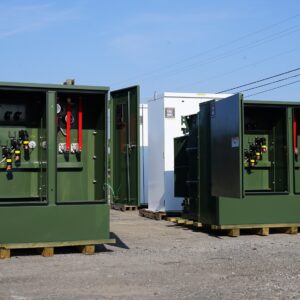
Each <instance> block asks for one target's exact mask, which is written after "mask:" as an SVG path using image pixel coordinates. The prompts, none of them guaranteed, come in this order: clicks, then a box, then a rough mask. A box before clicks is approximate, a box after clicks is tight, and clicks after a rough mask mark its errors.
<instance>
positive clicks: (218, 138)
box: [174, 94, 300, 229]
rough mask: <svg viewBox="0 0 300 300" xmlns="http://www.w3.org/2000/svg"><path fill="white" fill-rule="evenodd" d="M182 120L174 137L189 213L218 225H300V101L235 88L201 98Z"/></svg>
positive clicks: (178, 182)
mask: <svg viewBox="0 0 300 300" xmlns="http://www.w3.org/2000/svg"><path fill="white" fill-rule="evenodd" d="M184 122H185V123H186V124H187V125H186V129H185V130H186V131H185V135H184V136H183V137H178V138H175V139H174V149H175V196H177V197H184V198H185V199H184V202H183V217H184V218H187V219H191V220H195V221H197V222H200V223H202V224H208V225H213V226H215V227H216V229H217V228H219V229H226V228H232V227H233V226H234V225H242V226H243V227H245V228H247V227H249V228H253V227H256V226H260V225H262V224H265V225H266V226H269V227H288V226H293V225H294V226H295V227H298V226H299V224H300V157H299V151H298V150H299V147H300V104H299V103H296V102H276V101H247V100H244V99H243V95H242V94H235V95H233V96H230V97H228V98H225V99H222V100H213V101H208V102H204V103H201V104H200V111H199V112H198V113H197V114H194V115H190V116H187V117H185V118H184ZM267 224H268V225H267Z"/></svg>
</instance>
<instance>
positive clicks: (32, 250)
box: [11, 245, 113, 257]
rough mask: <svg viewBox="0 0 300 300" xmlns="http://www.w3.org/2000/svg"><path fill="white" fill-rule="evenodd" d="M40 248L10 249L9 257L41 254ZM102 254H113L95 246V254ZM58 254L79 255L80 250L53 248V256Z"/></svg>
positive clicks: (102, 246)
mask: <svg viewBox="0 0 300 300" xmlns="http://www.w3.org/2000/svg"><path fill="white" fill-rule="evenodd" d="M41 251H42V250H41V248H28V249H12V250H11V257H23V256H33V255H39V254H41ZM103 252H113V251H112V250H110V249H107V248H106V247H105V245H95V253H103ZM60 254H81V252H80V250H79V248H78V247H76V246H68V247H55V248H54V255H60Z"/></svg>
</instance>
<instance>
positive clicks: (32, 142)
mask: <svg viewBox="0 0 300 300" xmlns="http://www.w3.org/2000/svg"><path fill="white" fill-rule="evenodd" d="M28 146H29V148H30V149H34V148H35V147H36V142H35V141H30V142H29V144H28Z"/></svg>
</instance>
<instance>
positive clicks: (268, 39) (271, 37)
mask: <svg viewBox="0 0 300 300" xmlns="http://www.w3.org/2000/svg"><path fill="white" fill-rule="evenodd" d="M297 27H299V24H298V25H296V26H292V27H289V28H288V29H285V30H282V31H280V32H277V33H273V34H271V35H268V36H267V37H264V38H262V39H259V40H257V41H255V42H250V43H248V44H246V45H243V46H239V47H236V48H234V49H231V50H229V51H225V52H223V53H221V54H217V55H215V56H213V57H211V58H208V59H207V60H202V61H199V62H196V63H193V64H189V65H186V66H182V67H180V68H177V69H175V70H172V71H170V72H168V73H165V75H164V78H167V77H171V76H176V75H178V74H179V73H183V72H186V71H189V70H191V69H193V68H194V67H195V66H197V67H200V66H204V65H208V64H211V63H214V62H217V61H219V60H222V59H225V58H228V57H231V56H233V55H235V54H238V53H241V52H243V50H244V49H247V50H249V49H252V48H255V47H258V46H261V45H263V44H265V43H268V42H271V41H273V40H276V39H279V38H282V37H285V36H286V35H289V34H291V33H295V32H297V31H299V30H300V28H297ZM295 28H297V29H295ZM291 29H293V30H291ZM156 76H157V75H151V76H145V77H142V78H141V79H140V81H145V80H149V79H150V78H153V77H156Z"/></svg>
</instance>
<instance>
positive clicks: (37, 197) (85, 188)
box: [0, 83, 138, 249]
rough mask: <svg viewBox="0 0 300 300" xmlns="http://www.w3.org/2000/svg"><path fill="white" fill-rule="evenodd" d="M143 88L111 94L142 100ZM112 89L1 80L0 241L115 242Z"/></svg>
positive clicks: (14, 244) (6, 245)
mask: <svg viewBox="0 0 300 300" xmlns="http://www.w3.org/2000/svg"><path fill="white" fill-rule="evenodd" d="M124 93H125V94H126V98H124V97H123V96H124ZM137 93H138V87H132V88H129V89H128V90H122V91H116V92H113V99H112V101H114V103H119V102H121V103H123V104H124V102H126V101H130V100H131V96H132V97H133V98H134V100H132V102H134V103H136V99H137V97H138V96H137ZM108 96H109V88H107V87H91V86H79V85H78V86H77V85H72V84H64V85H51V84H49V85H44V84H21V83H0V147H1V149H0V151H1V157H2V158H1V159H0V167H1V172H0V228H1V229H0V248H2V249H13V248H30V247H39V246H41V247H43V246H44V245H52V246H60V245H88V244H93V245H94V244H100V243H108V242H112V241H113V240H111V239H110V235H109V204H108V201H107V185H108V183H107V167H108V159H107V152H108V151H107V132H108V122H107V115H108ZM133 98H132V99H133ZM120 122H121V121H120ZM120 126H121V125H120ZM116 171H117V170H116ZM122 171H123V170H121V169H120V170H119V173H122ZM124 184H125V183H124Z"/></svg>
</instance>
